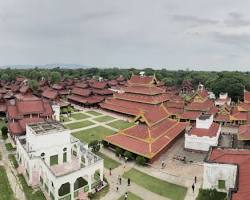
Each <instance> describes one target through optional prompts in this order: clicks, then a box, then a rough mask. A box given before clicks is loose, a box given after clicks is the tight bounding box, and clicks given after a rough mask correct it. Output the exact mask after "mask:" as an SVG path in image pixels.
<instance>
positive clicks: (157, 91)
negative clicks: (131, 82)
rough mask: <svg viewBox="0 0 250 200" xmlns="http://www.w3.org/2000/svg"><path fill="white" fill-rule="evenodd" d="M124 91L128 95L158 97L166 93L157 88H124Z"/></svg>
mask: <svg viewBox="0 0 250 200" xmlns="http://www.w3.org/2000/svg"><path fill="white" fill-rule="evenodd" d="M122 90H123V91H125V92H128V93H134V94H146V95H156V94H163V93H164V92H165V91H164V90H163V89H161V88H159V87H156V86H151V87H148V86H130V87H123V88H122Z"/></svg>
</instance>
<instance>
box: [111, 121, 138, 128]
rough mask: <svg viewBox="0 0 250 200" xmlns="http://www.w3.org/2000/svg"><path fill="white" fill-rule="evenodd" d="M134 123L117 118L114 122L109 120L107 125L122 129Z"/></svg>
mask: <svg viewBox="0 0 250 200" xmlns="http://www.w3.org/2000/svg"><path fill="white" fill-rule="evenodd" d="M134 124H135V123H134V122H126V121H123V120H117V121H114V122H110V123H108V124H107V125H108V126H111V127H113V128H116V129H119V130H122V129H126V128H128V127H131V126H133V125H134Z"/></svg>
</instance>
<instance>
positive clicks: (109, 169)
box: [109, 167, 112, 176]
mask: <svg viewBox="0 0 250 200" xmlns="http://www.w3.org/2000/svg"><path fill="white" fill-rule="evenodd" d="M111 170H112V169H111V167H110V168H109V175H110V176H111Z"/></svg>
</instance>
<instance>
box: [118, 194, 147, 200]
mask: <svg viewBox="0 0 250 200" xmlns="http://www.w3.org/2000/svg"><path fill="white" fill-rule="evenodd" d="M124 197H125V194H124V195H122V196H121V197H120V198H119V199H118V200H124ZM128 200H143V199H142V198H141V197H138V196H137V195H135V194H134V193H132V192H128Z"/></svg>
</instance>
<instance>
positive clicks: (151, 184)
mask: <svg viewBox="0 0 250 200" xmlns="http://www.w3.org/2000/svg"><path fill="white" fill-rule="evenodd" d="M123 177H124V178H130V179H131V181H132V182H135V183H136V184H138V185H140V186H142V187H144V188H145V189H147V190H149V191H151V192H154V193H156V194H159V195H161V196H164V197H167V198H169V199H172V200H183V199H184V198H185V195H186V192H187V188H186V187H183V186H179V185H176V184H172V183H169V182H167V181H164V180H161V179H158V178H155V177H153V176H150V175H147V174H145V173H143V172H140V171H138V170H136V169H133V168H132V169H130V170H129V171H127V172H125V173H124V175H123Z"/></svg>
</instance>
